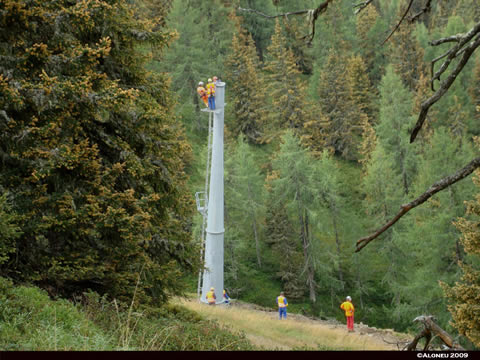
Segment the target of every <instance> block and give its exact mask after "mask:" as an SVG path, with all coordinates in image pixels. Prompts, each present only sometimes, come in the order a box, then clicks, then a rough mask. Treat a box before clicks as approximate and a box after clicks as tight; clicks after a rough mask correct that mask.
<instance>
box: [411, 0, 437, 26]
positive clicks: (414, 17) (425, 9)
mask: <svg viewBox="0 0 480 360" xmlns="http://www.w3.org/2000/svg"><path fill="white" fill-rule="evenodd" d="M431 5H432V0H427V2H426V3H425V6H424V7H423V9H422V10H420V11H419V12H418V13H416V14H415V15H412V16H411V17H410V18H409V20H410V22H411V23H413V22H414V21H415V20H417V19H418V18H419V17H420V16H422V15H423V14H426V13H427V12H430V10H431V9H432V6H431Z"/></svg>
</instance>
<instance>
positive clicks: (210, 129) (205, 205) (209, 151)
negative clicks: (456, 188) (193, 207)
mask: <svg viewBox="0 0 480 360" xmlns="http://www.w3.org/2000/svg"><path fill="white" fill-rule="evenodd" d="M212 121H213V112H209V114H208V144H207V166H206V170H205V190H204V191H203V194H204V203H203V207H202V206H201V198H200V195H201V193H202V192H200V193H196V194H195V197H196V198H197V209H198V211H199V212H200V213H201V214H202V235H201V248H200V261H201V264H202V265H203V264H204V262H205V259H204V250H205V234H206V232H205V227H206V224H207V211H208V186H209V183H210V159H211V157H212V132H213V126H212ZM202 274H203V267H202V268H200V270H199V272H198V284H197V299H199V300H200V290H201V288H202Z"/></svg>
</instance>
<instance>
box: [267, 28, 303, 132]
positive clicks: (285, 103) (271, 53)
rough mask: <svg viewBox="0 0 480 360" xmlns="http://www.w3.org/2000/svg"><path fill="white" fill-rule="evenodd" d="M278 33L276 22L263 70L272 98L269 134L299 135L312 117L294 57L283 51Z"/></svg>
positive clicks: (279, 30) (284, 43)
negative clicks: (293, 133)
mask: <svg viewBox="0 0 480 360" xmlns="http://www.w3.org/2000/svg"><path fill="white" fill-rule="evenodd" d="M282 31H283V30H282V27H281V25H280V22H279V21H277V22H276V23H275V33H274V34H273V36H272V43H271V45H270V46H269V47H268V48H267V50H268V55H267V60H266V62H265V67H264V70H265V71H266V72H267V84H268V85H267V86H268V92H269V94H270V96H271V98H272V106H271V114H272V119H271V122H270V124H269V130H270V131H269V132H270V133H272V134H274V136H275V135H278V134H279V132H281V131H282V129H283V130H284V129H292V130H294V131H295V132H296V133H297V134H299V135H300V134H302V131H303V128H304V124H305V122H307V121H309V120H310V119H311V117H312V114H311V112H310V107H309V105H308V102H307V98H306V84H305V82H304V81H303V80H302V79H301V77H300V70H299V69H298V66H297V64H296V58H295V55H294V54H293V52H292V51H291V50H290V49H288V48H287V47H286V38H285V36H284V35H283V33H282Z"/></svg>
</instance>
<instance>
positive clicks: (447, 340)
mask: <svg viewBox="0 0 480 360" xmlns="http://www.w3.org/2000/svg"><path fill="white" fill-rule="evenodd" d="M413 322H419V323H422V324H423V329H422V331H421V332H420V333H419V334H418V335H417V336H415V338H414V339H413V341H412V342H411V343H410V344H408V346H407V348H406V350H408V351H415V350H417V343H418V341H419V340H420V339H421V338H423V337H424V338H425V339H426V342H425V346H424V347H423V351H426V350H428V346H429V344H430V341H431V339H432V336H433V335H435V336H438V338H440V340H442V341H443V343H444V344H445V345H447V346H448V348H449V349H454V350H465V349H464V348H463V347H461V346H460V345H459V344H458V343H456V342H455V340H454V339H453V338H452V337H451V336H450V335H449V334H448V333H447V332H446V331H445V330H443V329H442V328H441V327H440V326H438V325H437V324H436V323H435V321H433V316H425V315H422V316H417V317H416V318H415V319H414V320H413Z"/></svg>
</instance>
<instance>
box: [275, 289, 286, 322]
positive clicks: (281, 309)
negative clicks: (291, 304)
mask: <svg viewBox="0 0 480 360" xmlns="http://www.w3.org/2000/svg"><path fill="white" fill-rule="evenodd" d="M277 304H278V317H279V319H280V320H282V316H283V317H284V318H285V319H286V318H287V306H288V301H287V298H286V297H285V294H284V293H283V291H282V292H281V293H280V295H279V296H277Z"/></svg>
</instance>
